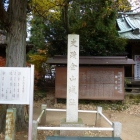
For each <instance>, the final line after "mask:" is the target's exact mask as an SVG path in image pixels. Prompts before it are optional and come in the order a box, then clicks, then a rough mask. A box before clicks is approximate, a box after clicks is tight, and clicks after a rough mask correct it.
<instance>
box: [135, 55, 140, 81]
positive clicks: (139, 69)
mask: <svg viewBox="0 0 140 140" xmlns="http://www.w3.org/2000/svg"><path fill="white" fill-rule="evenodd" d="M135 62H136V64H135V66H134V77H135V79H137V80H138V79H140V55H135Z"/></svg>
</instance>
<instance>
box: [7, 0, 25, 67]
mask: <svg viewBox="0 0 140 140" xmlns="http://www.w3.org/2000/svg"><path fill="white" fill-rule="evenodd" d="M26 1H27V0H10V4H9V6H10V7H9V9H8V12H9V21H10V27H9V30H8V33H7V49H6V66H8V67H23V66H25V63H26V7H27V2H26Z"/></svg>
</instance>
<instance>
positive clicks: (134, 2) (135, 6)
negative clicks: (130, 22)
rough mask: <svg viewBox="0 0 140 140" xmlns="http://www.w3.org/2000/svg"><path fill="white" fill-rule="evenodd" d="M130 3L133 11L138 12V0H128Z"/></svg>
mask: <svg viewBox="0 0 140 140" xmlns="http://www.w3.org/2000/svg"><path fill="white" fill-rule="evenodd" d="M128 1H129V2H130V4H131V5H132V10H134V12H140V0H128Z"/></svg>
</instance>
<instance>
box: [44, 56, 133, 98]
mask: <svg viewBox="0 0 140 140" xmlns="http://www.w3.org/2000/svg"><path fill="white" fill-rule="evenodd" d="M47 63H48V64H51V65H56V68H55V70H56V75H55V99H56V100H57V99H58V98H66V88H67V57H66V56H54V57H53V58H49V59H48V60H47ZM134 64H135V62H134V61H133V60H132V59H128V58H127V57H93V56H82V57H80V58H79V99H88V100H123V99H124V66H129V65H134ZM71 90H72V91H73V90H74V87H72V88H71Z"/></svg>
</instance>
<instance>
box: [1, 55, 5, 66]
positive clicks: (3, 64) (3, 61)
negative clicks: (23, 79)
mask: <svg viewBox="0 0 140 140" xmlns="http://www.w3.org/2000/svg"><path fill="white" fill-rule="evenodd" d="M5 64H6V58H4V57H2V56H0V67H4V66H5Z"/></svg>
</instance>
